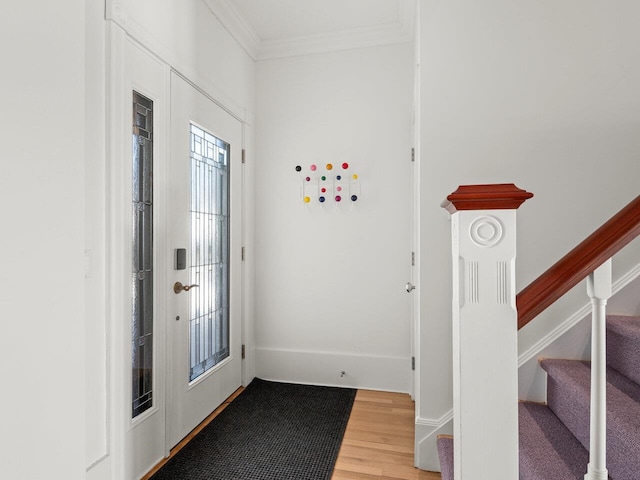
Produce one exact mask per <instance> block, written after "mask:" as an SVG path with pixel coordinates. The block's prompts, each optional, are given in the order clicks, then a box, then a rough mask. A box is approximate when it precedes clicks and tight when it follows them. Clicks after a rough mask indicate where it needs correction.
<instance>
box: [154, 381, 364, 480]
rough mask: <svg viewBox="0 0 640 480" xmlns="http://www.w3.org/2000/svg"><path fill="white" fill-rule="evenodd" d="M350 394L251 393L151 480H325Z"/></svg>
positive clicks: (271, 389) (266, 388)
mask: <svg viewBox="0 0 640 480" xmlns="http://www.w3.org/2000/svg"><path fill="white" fill-rule="evenodd" d="M355 396H356V390H354V389H350V388H336V387H318V386H310V385H294V384H289V383H278V382H268V381H265V380H260V379H258V378H256V379H254V380H253V381H252V382H251V383H250V384H249V386H247V388H246V389H245V390H244V391H243V392H242V393H241V394H240V395H239V396H238V397H237V398H236V399H235V400H234V401H233V402H232V403H231V404H230V405H229V406H228V407H227V408H226V409H224V410H223V411H222V412H221V413H220V415H218V416H217V417H216V418H214V419H213V421H212V422H211V423H210V424H209V425H207V426H206V427H205V428H204V429H203V430H202V432H200V434H198V435H197V436H196V437H195V438H194V439H193V440H191V441H190V442H189V443H188V444H187V445H186V446H185V447H184V448H183V449H182V450H180V451H179V452H178V453H177V454H176V455H175V457H173V458H172V459H171V460H170V461H169V462H168V463H167V464H166V465H165V466H163V467H162V468H161V469H160V470H158V472H157V473H156V474H155V475H154V476H153V477H151V479H152V480H178V479H180V480H204V479H207V480H289V479H291V480H329V479H330V478H331V474H332V473H333V468H334V465H335V462H336V458H337V457H338V451H339V450H340V444H341V442H342V437H343V436H344V431H345V429H346V427H347V421H348V420H349V415H350V413H351V407H352V406H353V400H354V399H355Z"/></svg>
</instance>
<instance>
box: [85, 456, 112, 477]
mask: <svg viewBox="0 0 640 480" xmlns="http://www.w3.org/2000/svg"><path fill="white" fill-rule="evenodd" d="M85 478H86V480H111V456H110V455H105V456H104V457H102V458H101V459H100V460H98V461H96V462H95V463H93V464H92V465H90V466H89V467H88V468H87V475H86V477H85Z"/></svg>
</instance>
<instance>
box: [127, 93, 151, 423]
mask: <svg viewBox="0 0 640 480" xmlns="http://www.w3.org/2000/svg"><path fill="white" fill-rule="evenodd" d="M132 193H133V195H132V198H133V209H132V222H133V225H132V231H133V238H132V241H133V242H132V278H131V283H132V290H133V305H132V307H133V308H132V323H131V337H132V345H131V356H132V399H133V405H132V416H133V417H136V416H138V415H140V414H141V413H142V412H144V411H146V410H147V409H149V408H151V406H152V404H153V388H152V387H153V102H152V101H151V100H149V99H148V98H145V97H143V96H142V95H140V94H138V93H136V92H133V185H132Z"/></svg>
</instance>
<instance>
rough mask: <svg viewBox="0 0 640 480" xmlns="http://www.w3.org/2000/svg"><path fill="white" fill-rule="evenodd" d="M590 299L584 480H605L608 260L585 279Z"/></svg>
mask: <svg viewBox="0 0 640 480" xmlns="http://www.w3.org/2000/svg"><path fill="white" fill-rule="evenodd" d="M587 293H588V294H589V297H591V305H592V308H593V313H592V317H591V423H590V427H589V428H590V439H589V441H590V444H589V466H588V468H587V473H586V475H585V476H584V478H585V480H607V478H608V476H609V474H608V472H607V343H606V315H607V309H606V306H607V300H608V299H609V298H610V297H611V259H609V260H607V261H606V262H605V263H604V264H602V266H600V267H599V268H597V269H596V270H595V271H594V272H593V273H592V274H591V275H589V277H588V279H587Z"/></svg>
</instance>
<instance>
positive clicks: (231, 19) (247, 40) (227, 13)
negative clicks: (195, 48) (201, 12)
mask: <svg viewBox="0 0 640 480" xmlns="http://www.w3.org/2000/svg"><path fill="white" fill-rule="evenodd" d="M204 4H205V5H206V6H207V8H208V9H209V11H210V12H211V14H212V15H213V16H215V17H216V18H217V19H218V20H219V21H220V23H221V24H222V26H223V27H224V28H225V29H226V30H227V31H228V32H229V34H230V35H231V36H232V37H233V38H234V39H235V40H236V42H238V44H239V45H240V46H241V47H242V48H243V49H244V51H245V52H247V54H248V55H249V56H250V57H251V58H252V59H253V60H256V59H257V58H258V55H259V52H260V46H261V43H262V39H261V38H260V37H259V36H258V34H257V33H256V31H255V30H254V29H253V27H252V26H251V25H250V24H249V22H248V21H247V20H246V18H245V17H244V15H242V14H241V13H240V12H239V11H238V10H237V8H236V7H235V6H233V4H231V3H230V2H229V1H228V0H204Z"/></svg>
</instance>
